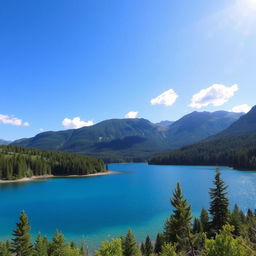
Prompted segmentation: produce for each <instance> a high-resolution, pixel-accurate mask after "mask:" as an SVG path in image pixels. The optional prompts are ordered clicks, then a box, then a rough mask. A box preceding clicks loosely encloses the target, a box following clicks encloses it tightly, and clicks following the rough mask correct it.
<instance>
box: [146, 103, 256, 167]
mask: <svg viewBox="0 0 256 256" xmlns="http://www.w3.org/2000/svg"><path fill="white" fill-rule="evenodd" d="M149 162H150V163H151V164H177V165H218V166H220V165H225V166H230V167H234V168H237V169H247V170H255V169H256V106H254V107H253V108H252V109H251V110H250V111H249V112H248V113H247V114H245V115H243V116H241V117H240V118H239V119H238V120H237V121H235V122H234V123H233V124H231V125H230V126H229V127H228V128H227V129H225V130H223V131H222V132H219V133H218V134H216V135H213V136H210V137H208V138H207V139H205V140H203V141H201V142H198V143H195V144H192V145H189V146H185V147H182V148H180V149H177V150H173V151H171V152H168V153H164V154H159V155H156V156H154V157H153V158H152V159H151V160H150V161H149Z"/></svg>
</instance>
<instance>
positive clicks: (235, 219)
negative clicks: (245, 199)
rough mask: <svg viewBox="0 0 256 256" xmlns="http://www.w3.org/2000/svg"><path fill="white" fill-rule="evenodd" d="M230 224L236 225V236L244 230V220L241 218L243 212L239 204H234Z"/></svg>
mask: <svg viewBox="0 0 256 256" xmlns="http://www.w3.org/2000/svg"><path fill="white" fill-rule="evenodd" d="M230 224H231V225H232V226H233V227H234V232H233V234H234V235H236V236H240V235H241V231H242V220H241V214H240V211H239V208H238V206H237V205H235V206H234V210H233V212H232V213H231V215H230Z"/></svg>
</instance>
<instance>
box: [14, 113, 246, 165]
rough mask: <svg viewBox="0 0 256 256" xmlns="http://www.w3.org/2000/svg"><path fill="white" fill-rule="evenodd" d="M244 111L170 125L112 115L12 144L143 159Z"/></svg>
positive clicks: (198, 137)
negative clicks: (81, 125)
mask: <svg viewBox="0 0 256 256" xmlns="http://www.w3.org/2000/svg"><path fill="white" fill-rule="evenodd" d="M241 115H242V114H241V113H240V114H237V113H230V112H225V111H222V112H213V113H211V112H192V113H190V114H188V115H186V116H184V117H182V118H181V119H179V120H178V121H176V122H174V123H173V124H172V125H170V126H162V125H158V124H154V123H152V122H150V121H149V120H147V119H143V118H136V119H109V120H105V121H102V122H99V123H97V124H95V125H93V126H89V127H82V128H80V129H70V130H64V131H57V132H54V131H48V132H43V133H39V134H37V135H36V136H34V137H32V138H28V139H21V140H17V141H14V142H13V143H12V145H19V146H25V147H31V148H39V149H48V150H60V151H64V152H69V153H78V154H86V155H91V156H96V157H101V158H102V159H104V160H105V161H111V162H112V161H119V160H120V161H143V160H146V159H147V158H149V157H150V156H152V155H154V154H156V153H160V152H165V151H167V150H168V149H172V148H177V147H179V146H183V145H187V144H188V143H193V142H196V141H199V140H202V139H205V138H206V137H208V136H211V135H214V134H216V133H218V132H220V131H222V130H224V129H225V128H227V127H228V126H229V125H230V124H231V123H233V122H234V121H235V120H237V119H238V118H239V117H240V116H241Z"/></svg>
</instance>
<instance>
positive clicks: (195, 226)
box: [193, 218, 203, 234]
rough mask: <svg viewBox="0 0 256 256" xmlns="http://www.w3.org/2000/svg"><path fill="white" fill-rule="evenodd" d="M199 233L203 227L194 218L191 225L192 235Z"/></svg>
mask: <svg viewBox="0 0 256 256" xmlns="http://www.w3.org/2000/svg"><path fill="white" fill-rule="evenodd" d="M200 232H203V225H202V223H201V221H200V220H199V219H198V218H195V219H194V223H193V233H194V234H195V233H200Z"/></svg>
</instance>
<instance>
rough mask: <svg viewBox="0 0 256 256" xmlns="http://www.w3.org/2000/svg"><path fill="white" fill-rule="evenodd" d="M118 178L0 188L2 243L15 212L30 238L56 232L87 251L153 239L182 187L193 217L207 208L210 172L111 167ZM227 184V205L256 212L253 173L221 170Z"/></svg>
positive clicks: (143, 166) (202, 169) (59, 180)
mask: <svg viewBox="0 0 256 256" xmlns="http://www.w3.org/2000/svg"><path fill="white" fill-rule="evenodd" d="M109 169H111V170H116V171H120V174H115V175H107V176H98V177H90V178H55V179H47V180H40V181H34V182H24V183H9V184H0V196H1V200H0V202H1V203H0V238H1V239H3V238H4V239H6V238H10V233H11V230H13V229H14V228H15V223H16V222H17V220H18V216H19V213H20V211H21V210H22V209H24V210H25V211H26V213H27V214H28V216H29V219H30V222H31V224H32V234H33V235H35V234H37V232H39V231H40V232H41V233H42V234H44V235H48V236H50V237H51V236H52V234H53V233H54V232H55V230H56V229H58V230H61V231H62V232H63V233H64V234H65V236H66V237H67V238H69V239H75V240H77V241H79V242H81V241H84V242H86V243H87V244H88V245H89V248H90V249H91V250H93V249H95V248H96V247H97V246H98V244H99V242H100V241H102V240H103V239H109V238H110V237H112V236H119V235H123V234H125V233H126V232H127V230H128V229H129V228H131V229H132V230H133V231H134V233H135V234H136V236H137V238H138V240H141V239H144V238H145V236H146V235H147V234H149V235H150V236H151V237H152V238H153V239H154V236H155V235H156V233H157V232H159V231H161V230H162V227H163V223H164V220H165V219H166V218H167V216H168V215H169V213H170V209H171V207H170V204H169V198H170V196H171V194H172V191H173V189H174V188H175V185H176V182H177V181H180V182H181V184H182V188H183V192H184V195H185V197H187V198H188V200H189V203H191V204H192V206H193V214H194V215H198V214H199V212H200V210H201V208H202V207H205V208H207V207H208V202H209V196H208V188H209V187H210V186H212V180H213V178H214V174H215V173H214V170H215V168H214V167H205V166H204V167H202V166H200V167H198V166H148V165H147V164H111V165H109ZM221 172H222V176H223V179H224V180H225V181H226V183H227V184H228V185H229V189H228V191H229V197H230V200H231V205H233V204H234V203H237V204H239V206H240V207H241V208H242V209H244V210H246V209H247V208H248V207H249V208H253V209H254V208H256V172H245V171H243V172H242V171H236V170H231V169H229V168H225V167H223V168H221Z"/></svg>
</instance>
